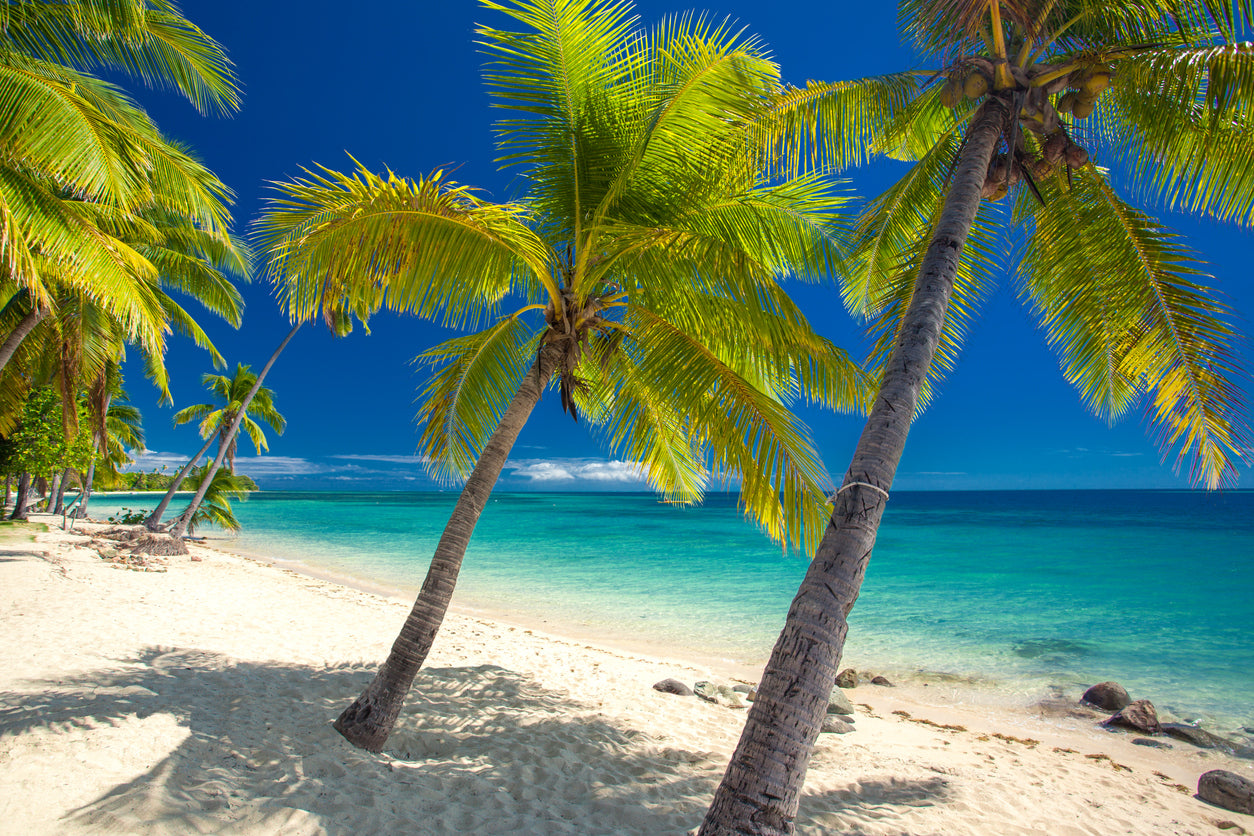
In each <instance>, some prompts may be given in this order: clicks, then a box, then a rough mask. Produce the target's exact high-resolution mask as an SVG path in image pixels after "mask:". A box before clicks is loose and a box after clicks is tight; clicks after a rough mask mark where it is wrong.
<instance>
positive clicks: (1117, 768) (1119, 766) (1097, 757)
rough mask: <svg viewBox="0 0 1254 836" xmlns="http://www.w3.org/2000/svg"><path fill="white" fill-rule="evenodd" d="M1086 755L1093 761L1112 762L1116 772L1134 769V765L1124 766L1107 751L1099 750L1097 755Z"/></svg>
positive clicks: (1111, 765)
mask: <svg viewBox="0 0 1254 836" xmlns="http://www.w3.org/2000/svg"><path fill="white" fill-rule="evenodd" d="M1084 757H1086V758H1088V759H1089V760H1091V761H1099V762H1100V761H1106V762H1107V763H1109V764H1110V768H1111V769H1113V770H1115V771H1116V772H1131V771H1132V767H1130V766H1124V765H1123V764H1121V763H1118V762H1117V761H1116V760H1115V759H1114V758H1112V757H1111V756H1110V755H1107V754H1105V753H1101V752H1099V753H1098V754H1096V755H1085V756H1084Z"/></svg>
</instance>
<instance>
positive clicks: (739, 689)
mask: <svg viewBox="0 0 1254 836" xmlns="http://www.w3.org/2000/svg"><path fill="white" fill-rule="evenodd" d="M732 690H733V691H735V692H736V693H737V694H747V693H749V692H750V691H752V690H754V688H753V686H752V685H746V684H745V683H743V682H737V683H736V684H735V685H733V686H732Z"/></svg>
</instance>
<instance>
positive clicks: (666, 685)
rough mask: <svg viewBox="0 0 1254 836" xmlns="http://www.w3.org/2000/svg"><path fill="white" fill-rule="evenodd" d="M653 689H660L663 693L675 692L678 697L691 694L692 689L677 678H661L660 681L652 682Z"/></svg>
mask: <svg viewBox="0 0 1254 836" xmlns="http://www.w3.org/2000/svg"><path fill="white" fill-rule="evenodd" d="M653 690H654V691H661V692H662V693H663V694H675V695H676V696H680V697H691V696H692V689H691V688H689V687H688V686H687V685H685V684H684V683H682V682H680V681H679V680H678V679H663V680H662V681H661V682H654V683H653Z"/></svg>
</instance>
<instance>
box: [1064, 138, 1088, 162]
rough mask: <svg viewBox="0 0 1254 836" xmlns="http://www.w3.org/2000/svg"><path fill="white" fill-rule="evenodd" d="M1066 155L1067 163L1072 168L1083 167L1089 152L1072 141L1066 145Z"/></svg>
mask: <svg viewBox="0 0 1254 836" xmlns="http://www.w3.org/2000/svg"><path fill="white" fill-rule="evenodd" d="M1066 157H1067V165H1069V166H1071V167H1072V168H1083V167H1084V165H1085V164H1086V163H1088V161H1089V152H1088V151H1085V150H1084V148H1082V147H1081V146H1079V145H1076V144H1074V143H1073V144H1071V145H1068V146H1067V151H1066Z"/></svg>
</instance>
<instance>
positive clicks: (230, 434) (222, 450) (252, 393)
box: [170, 322, 305, 537]
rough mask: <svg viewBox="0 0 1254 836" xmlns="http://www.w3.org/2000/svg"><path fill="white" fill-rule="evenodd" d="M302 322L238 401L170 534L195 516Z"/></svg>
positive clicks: (177, 533)
mask: <svg viewBox="0 0 1254 836" xmlns="http://www.w3.org/2000/svg"><path fill="white" fill-rule="evenodd" d="M304 324H305V323H304V322H298V323H296V324H295V325H293V326H292V330H291V331H288V332H287V336H286V337H284V338H283V342H281V343H279V347H278V348H276V349H275V350H274V353H273V354H271V355H270V359H269V360H267V361H266V365H265V366H264V367H263V368H262V370H261V373H260V374H258V375H257V382H256V383H254V384H253V387H252V388H251V389H249V390H248V394H247V395H245V396H244V400H242V401H240V405H239V412H237V413H236V414H235V418H234V419H232V421H231V426H230V428H229V429H228V430H227V431H226V436H225V440H226V442H227V443H225V444H220V445H218V455H217V456H215V457H214V459H213V465H212V466H211V467H210V468H209V472H208V473H206V474H205V478H204V479H201V480H200V487H198V488H197V489H196V495H195V496H194V497H192V501H191V504H189V505H188V506H187V508H186V509H184V511H183V513H182V514H180V515H179V518H178V519H177V520H175V521H174V525H172V526H170V534H172V535H174V536H175V537H182V536H183V535H184V534H185V533H186V532H187V524H188V523H189V522H191V519H192V517H194V516H196V510H197V509H198V508H200V503H201V502H203V501H204V499H205V491H207V490H209V485H210V484H211V483H212V482H213V477H214V476H215V475H217V472H218V470H220V469H221V467H222V461H223V459H225V458H226V455H227V453H228V452H229V450H230V449H231V445H230V443H229V442H230V441H231V440H232V439H234V438H235V434H236V433H238V432H239V428H240V424H242V423H243V421H244V417H245V416H246V415H247V414H248V405H249V404H251V403H252V402H253V398H254V397H256V396H257V393H258V392H260V391H261V384H262V382H263V381H264V380H265V379H266V375H267V374H268V373H269V371H270V369H271V368H272V367H273V366H274V361H275V360H278V359H279V355H280V354H282V353H283V349H285V348H287V344H288V343H289V342H291V341H292V337H294V336H296V332H297V331H299V330H300V326H302V325H304Z"/></svg>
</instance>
